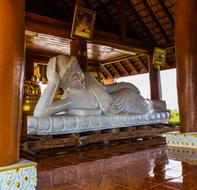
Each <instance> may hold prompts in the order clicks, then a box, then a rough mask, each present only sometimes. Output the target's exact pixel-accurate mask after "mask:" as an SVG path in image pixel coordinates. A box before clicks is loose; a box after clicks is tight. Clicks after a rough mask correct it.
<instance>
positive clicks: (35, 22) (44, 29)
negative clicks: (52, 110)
mask: <svg viewBox="0 0 197 190" xmlns="http://www.w3.org/2000/svg"><path fill="white" fill-rule="evenodd" d="M25 29H26V30H30V31H33V32H38V33H44V34H49V35H54V36H59V37H63V38H70V31H71V24H70V23H66V22H64V21H61V20H57V19H52V18H49V17H45V16H41V15H37V14H33V13H28V12H27V13H26V25H25ZM92 43H95V44H100V45H106V46H111V47H113V48H117V49H121V50H127V51H134V52H137V53H145V54H150V53H151V51H152V47H150V46H149V45H147V44H145V43H144V42H141V41H139V40H135V39H132V38H126V42H123V41H122V40H121V37H120V36H119V35H116V34H112V33H108V32H104V31H99V30H95V31H94V35H93V39H92Z"/></svg>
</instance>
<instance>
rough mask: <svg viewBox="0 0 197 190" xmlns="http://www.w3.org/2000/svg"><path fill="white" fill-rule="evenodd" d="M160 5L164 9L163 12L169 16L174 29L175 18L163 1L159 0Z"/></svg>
mask: <svg viewBox="0 0 197 190" xmlns="http://www.w3.org/2000/svg"><path fill="white" fill-rule="evenodd" d="M158 2H159V4H160V5H161V7H162V10H164V12H165V14H166V15H167V16H168V18H169V20H170V22H171V23H172V26H173V28H174V18H173V17H172V15H171V14H170V12H169V10H168V8H167V7H166V5H165V3H164V1H163V0H158Z"/></svg>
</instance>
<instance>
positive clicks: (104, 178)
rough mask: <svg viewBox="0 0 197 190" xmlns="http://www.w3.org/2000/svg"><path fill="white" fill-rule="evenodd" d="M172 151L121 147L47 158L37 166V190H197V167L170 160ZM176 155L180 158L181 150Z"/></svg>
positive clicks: (130, 146)
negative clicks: (138, 149) (137, 149)
mask: <svg viewBox="0 0 197 190" xmlns="http://www.w3.org/2000/svg"><path fill="white" fill-rule="evenodd" d="M172 150H173V149H169V148H167V147H166V146H159V147H155V148H150V149H146V150H140V151H136V148H134V147H132V145H131V144H122V145H114V146H108V147H94V148H91V149H87V150H81V151H78V152H72V153H67V154H64V155H58V156H55V157H50V158H45V159H42V160H40V161H39V162H38V169H39V173H38V175H39V185H38V190H46V189H47V190H129V189H130V190H143V189H144V190H151V189H152V190H157V189H158V190H178V189H185V190H197V165H191V164H190V161H189V160H188V158H189V157H188V158H187V159H186V161H187V162H188V163H186V162H181V161H178V160H174V159H171V158H172V152H173V151H172ZM169 152H170V158H169V154H168V153H169ZM175 152H176V153H179V157H180V153H182V150H181V149H180V150H178V149H176V150H175ZM183 153H184V154H185V153H188V151H183ZM195 153H196V152H195V151H192V152H191V154H195ZM183 157H184V156H183ZM175 158H176V155H175ZM194 159H195V158H194ZM196 160H197V158H196ZM192 163H196V161H193V162H192Z"/></svg>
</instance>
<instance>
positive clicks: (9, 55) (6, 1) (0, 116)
mask: <svg viewBox="0 0 197 190" xmlns="http://www.w3.org/2000/svg"><path fill="white" fill-rule="evenodd" d="M24 18H25V17H24V0H15V1H13V0H1V1H0V166H4V165H8V164H12V163H15V162H17V160H18V158H19V134H20V125H21V111H22V108H21V103H22V101H21V100H22V84H23V82H22V80H23V74H24Z"/></svg>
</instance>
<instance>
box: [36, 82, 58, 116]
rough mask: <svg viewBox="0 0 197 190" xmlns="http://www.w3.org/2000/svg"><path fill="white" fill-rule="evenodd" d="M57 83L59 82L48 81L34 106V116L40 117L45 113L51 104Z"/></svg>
mask: <svg viewBox="0 0 197 190" xmlns="http://www.w3.org/2000/svg"><path fill="white" fill-rule="evenodd" d="M58 85H59V83H57V82H49V84H48V85H47V87H46V89H45V91H44V93H43V95H42V96H41V97H40V99H39V101H38V103H37V105H36V107H35V110H34V116H36V117H40V116H46V115H47V110H48V109H49V107H50V106H51V105H52V102H53V98H54V96H55V92H56V90H57V88H58Z"/></svg>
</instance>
